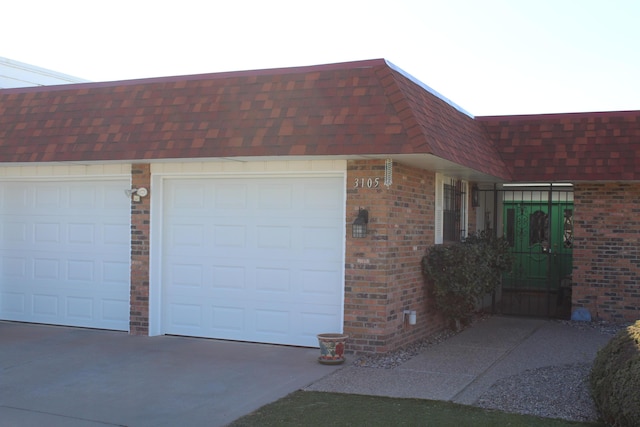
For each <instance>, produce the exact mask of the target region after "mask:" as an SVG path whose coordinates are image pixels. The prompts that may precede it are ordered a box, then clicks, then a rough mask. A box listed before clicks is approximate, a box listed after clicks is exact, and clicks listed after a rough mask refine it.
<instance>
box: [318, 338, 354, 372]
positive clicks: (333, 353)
mask: <svg viewBox="0 0 640 427" xmlns="http://www.w3.org/2000/svg"><path fill="white" fill-rule="evenodd" d="M348 338H349V336H348V335H345V334H318V343H319V344H320V357H319V358H318V362H320V363H322V364H325V365H338V364H340V363H343V362H344V361H345V358H344V346H345V343H346V341H347V339H348Z"/></svg>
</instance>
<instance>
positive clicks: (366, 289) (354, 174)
mask: <svg viewBox="0 0 640 427" xmlns="http://www.w3.org/2000/svg"><path fill="white" fill-rule="evenodd" d="M369 178H372V180H375V178H379V186H378V187H375V184H374V187H373V188H369V186H368V185H367V183H368V182H369V181H368V180H369ZM356 182H357V183H358V185H357V187H356ZM363 182H364V184H365V185H364V186H363V185H362V183H363ZM374 182H375V181H374ZM383 183H384V160H375V161H350V162H349V163H348V167H347V215H346V220H347V242H346V266H345V319H344V330H345V332H346V333H347V334H349V336H350V337H351V339H350V341H349V343H348V350H350V351H353V352H356V353H374V352H378V353H384V352H387V351H389V350H392V349H394V348H397V347H401V346H404V345H406V344H409V343H411V342H414V341H417V340H419V339H421V338H424V337H427V336H429V335H431V334H434V333H436V332H438V331H440V330H441V329H442V328H443V326H444V322H443V321H442V319H441V317H440V316H438V315H437V314H436V313H435V312H434V310H433V304H431V301H430V298H429V294H428V292H427V290H426V288H425V285H424V280H423V277H422V271H421V268H420V260H421V258H422V256H423V254H424V253H425V250H426V248H427V246H429V245H431V244H433V241H434V185H435V175H434V173H432V172H428V171H424V170H420V169H414V168H410V167H407V166H404V165H401V164H398V163H395V164H394V166H393V183H392V185H391V186H390V187H389V188H387V187H385V186H384V185H383ZM359 208H363V209H368V211H369V234H368V235H367V237H366V238H363V239H358V238H353V237H351V223H352V222H353V220H354V219H355V218H356V216H357V213H358V209H359ZM404 310H415V311H416V312H417V324H416V325H415V326H410V325H409V324H408V322H405V321H404V316H403V311H404Z"/></svg>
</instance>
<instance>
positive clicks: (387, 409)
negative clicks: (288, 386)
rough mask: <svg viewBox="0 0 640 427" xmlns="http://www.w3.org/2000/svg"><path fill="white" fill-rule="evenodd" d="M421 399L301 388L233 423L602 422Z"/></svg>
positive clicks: (491, 425)
mask: <svg viewBox="0 0 640 427" xmlns="http://www.w3.org/2000/svg"><path fill="white" fill-rule="evenodd" d="M601 425H602V424H593V423H580V422H571V421H564V420H557V419H550V418H540V417H534V416H530V415H519V414H509V413H506V412H500V411H492V410H486V409H482V408H476V407H473V406H464V405H457V404H454V403H449V402H440V401H434V400H421V399H397V398H389V397H378V396H362V395H354V394H340V393H323V392H310V391H297V392H294V393H291V394H290V395H288V396H286V397H284V398H282V399H280V400H278V401H276V402H274V403H271V404H269V405H266V406H263V407H262V408H260V409H258V410H256V411H255V412H253V413H251V414H249V415H246V416H244V417H242V418H240V419H238V420H236V421H235V422H233V423H232V424H230V427H246V426H260V427H268V426H278V427H285V426H305V427H313V426H322V427H327V426H367V427H371V426H385V427H387V426H394V427H395V426H455V427H465V426H473V427H484V426H486V427H495V426H501V427H502V426H513V427H520V426H522V427H525V426H531V427H534V426H535V427H541V426H549V427H565V426H574V427H575V426H592V427H594V426H601Z"/></svg>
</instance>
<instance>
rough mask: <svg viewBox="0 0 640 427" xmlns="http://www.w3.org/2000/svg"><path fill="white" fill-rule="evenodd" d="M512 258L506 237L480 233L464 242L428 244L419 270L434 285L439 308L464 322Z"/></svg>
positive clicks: (451, 318)
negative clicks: (429, 245)
mask: <svg viewBox="0 0 640 427" xmlns="http://www.w3.org/2000/svg"><path fill="white" fill-rule="evenodd" d="M511 262H512V261H511V255H510V252H509V245H508V243H507V241H506V240H505V239H503V238H495V237H492V236H490V235H488V234H485V233H479V234H474V235H470V236H469V237H468V238H467V239H466V241H465V242H464V243H454V244H450V245H434V246H432V247H430V248H429V249H428V250H427V253H426V255H425V256H424V257H423V258H422V270H423V273H424V275H425V279H426V280H427V281H430V282H431V283H433V285H434V295H435V302H436V307H437V308H438V310H440V312H442V313H443V314H444V315H445V316H446V317H447V318H449V319H450V320H453V321H456V322H458V321H462V322H466V321H468V320H469V319H470V318H471V316H472V315H473V312H474V309H475V306H476V304H477V303H478V301H479V300H480V298H482V297H483V296H484V295H486V294H488V293H490V292H492V291H494V290H495V289H496V287H497V286H499V285H500V281H501V277H502V273H503V272H505V271H509V270H510V269H511Z"/></svg>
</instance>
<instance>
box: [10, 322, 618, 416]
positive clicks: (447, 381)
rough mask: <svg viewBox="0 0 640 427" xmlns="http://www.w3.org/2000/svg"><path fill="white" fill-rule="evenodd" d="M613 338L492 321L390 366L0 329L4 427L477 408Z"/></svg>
mask: <svg viewBox="0 0 640 427" xmlns="http://www.w3.org/2000/svg"><path fill="white" fill-rule="evenodd" d="M610 338H611V337H610V336H609V335H605V334H600V333H598V332H597V331H594V330H589V329H587V330H582V329H579V328H576V327H573V326H570V325H567V324H563V323H560V322H555V321H547V320H540V319H523V318H512V317H499V316H496V317H490V318H488V319H486V320H483V321H480V322H478V323H476V324H474V325H473V326H472V327H470V328H468V329H466V330H465V331H463V332H462V333H460V334H458V335H456V336H454V337H452V338H449V339H447V340H446V341H443V342H441V343H439V344H436V345H433V346H430V347H428V348H427V349H425V351H423V352H422V353H421V354H419V355H417V356H415V357H414V358H412V359H411V360H409V361H407V362H405V363H404V364H402V365H400V366H399V367H397V368H395V369H372V368H362V367H356V366H354V365H351V364H350V363H349V361H347V363H346V364H345V365H342V366H326V365H321V364H319V363H318V362H317V357H318V354H319V351H318V350H317V349H313V348H311V349H310V348H294V347H285V346H273V345H263V344H248V343H238V342H225V341H217V340H207V339H198V338H183V337H170V336H160V337H135V336H130V335H127V334H126V333H122V332H110V331H99V330H89V329H78V328H65V327H55V326H40V325H30V324H20V323H11V322H1V321H0V427H4V426H45V425H46V426H52V427H55V426H71V427H74V426H113V425H117V426H132V427H133V426H176V425H185V426H222V425H225V424H227V423H229V422H231V421H233V420H235V419H237V418H239V417H241V416H243V415H245V414H247V413H249V412H251V411H253V410H255V409H257V408H259V407H260V406H263V405H265V404H267V403H270V402H273V401H276V400H278V399H280V398H281V397H284V396H286V395H287V394H289V393H291V392H293V391H296V390H300V389H306V390H317V391H332V392H342V393H357V394H370V395H381V396H392V397H414V398H423V399H434V400H446V401H453V402H458V403H463V404H473V403H475V402H476V401H477V399H478V398H479V397H480V396H481V395H482V394H483V393H484V392H485V391H487V390H488V389H489V388H490V387H491V386H492V385H493V384H494V383H496V381H498V380H499V379H501V378H505V377H508V376H511V375H516V374H519V373H521V372H523V371H525V370H528V369H535V368H540V367H545V366H553V365H563V364H571V363H585V362H591V361H592V360H593V358H594V357H595V354H596V352H597V350H598V349H599V348H600V347H602V346H603V345H605V344H606V343H607V342H608V341H609V339H610Z"/></svg>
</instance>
